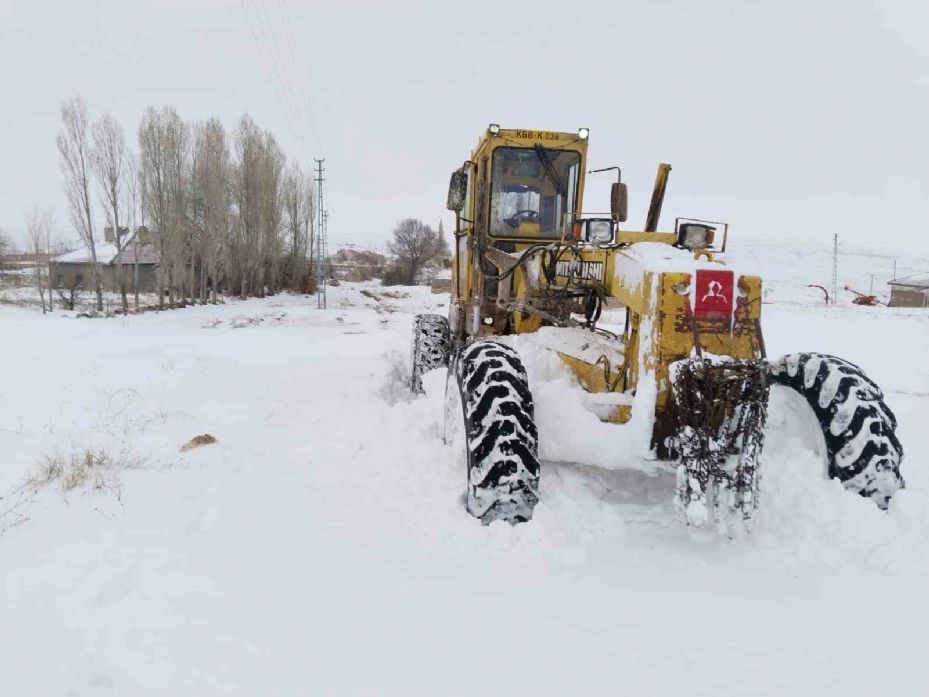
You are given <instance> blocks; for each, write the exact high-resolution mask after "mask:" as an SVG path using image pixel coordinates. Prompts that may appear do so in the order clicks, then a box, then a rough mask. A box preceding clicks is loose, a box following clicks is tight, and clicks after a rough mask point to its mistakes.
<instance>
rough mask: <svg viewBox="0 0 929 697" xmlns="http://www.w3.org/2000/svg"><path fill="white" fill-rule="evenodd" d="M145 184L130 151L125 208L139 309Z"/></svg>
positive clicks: (135, 292) (127, 165)
mask: <svg viewBox="0 0 929 697" xmlns="http://www.w3.org/2000/svg"><path fill="white" fill-rule="evenodd" d="M144 192H145V184H144V182H143V181H142V168H141V166H140V164H139V160H138V158H136V156H135V155H133V154H132V153H131V152H130V153H129V154H128V155H127V157H126V187H125V193H126V206H125V207H126V210H127V213H128V222H129V228H130V234H131V245H132V255H133V263H132V292H133V295H134V296H135V297H134V298H133V302H134V304H135V309H136V310H138V309H139V255H140V254H141V251H142V250H141V244H142V239H141V228H144V227H145V196H144Z"/></svg>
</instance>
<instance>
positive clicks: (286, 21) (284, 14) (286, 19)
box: [278, 0, 326, 157]
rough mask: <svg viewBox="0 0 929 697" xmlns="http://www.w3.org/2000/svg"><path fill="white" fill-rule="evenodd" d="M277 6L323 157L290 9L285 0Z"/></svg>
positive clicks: (315, 137)
mask: <svg viewBox="0 0 929 697" xmlns="http://www.w3.org/2000/svg"><path fill="white" fill-rule="evenodd" d="M278 3H279V7H280V8H281V18H282V19H283V26H284V35H285V37H286V38H287V44H288V47H289V49H290V55H291V57H293V58H294V60H295V65H296V70H297V77H298V78H299V80H300V87H301V88H302V89H301V90H300V91H301V94H302V96H303V103H304V107H305V108H306V116H307V119H308V120H309V122H310V128H311V129H312V134H313V138H314V139H315V141H316V147H317V149H318V151H319V155H320V157H325V156H326V153H325V152H324V151H323V146H322V139H321V138H320V137H319V128H318V124H317V123H316V118H315V117H314V115H313V100H312V99H311V98H310V94H311V92H310V87H309V84H308V83H307V77H306V75H307V70H306V66H305V65H304V63H303V58H302V57H301V55H300V52H299V51H298V50H297V46H296V42H295V41H294V37H293V32H292V31H291V30H290V28H291V26H292V24H293V23H292V22H291V21H290V11H289V10H288V7H287V0H278Z"/></svg>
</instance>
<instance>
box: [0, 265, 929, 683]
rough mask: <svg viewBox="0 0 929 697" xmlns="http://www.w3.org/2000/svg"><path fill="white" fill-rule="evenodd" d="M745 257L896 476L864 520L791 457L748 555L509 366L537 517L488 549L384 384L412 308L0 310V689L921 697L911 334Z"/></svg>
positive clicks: (489, 538)
mask: <svg viewBox="0 0 929 697" xmlns="http://www.w3.org/2000/svg"><path fill="white" fill-rule="evenodd" d="M772 249H773V248H772ZM740 259H742V260H744V259H748V260H750V261H754V262H756V263H758V264H760V265H761V266H762V267H763V268H762V270H763V271H765V273H766V275H768V272H770V276H771V282H770V283H769V288H770V291H771V292H770V294H769V296H768V298H769V300H770V301H771V303H770V304H766V305H765V306H764V311H763V325H764V331H765V337H766V341H767V347H768V351H769V353H770V354H771V355H772V356H775V355H779V354H783V353H787V352H792V351H799V350H817V351H822V352H827V353H834V354H837V355H840V356H843V357H845V358H847V359H849V360H851V361H853V362H856V363H858V364H859V365H861V366H862V367H863V368H864V369H865V370H866V372H867V373H868V374H869V375H870V376H872V377H873V378H874V379H875V380H877V381H878V382H879V383H880V384H881V385H882V386H883V387H884V389H885V392H886V394H887V401H888V403H889V405H890V406H891V408H892V409H894V410H895V412H896V414H897V416H898V419H899V422H900V426H899V435H900V439H901V441H902V442H903V445H904V448H905V450H906V460H905V461H904V463H903V467H902V471H903V474H904V476H905V478H906V480H907V485H908V488H907V489H906V490H905V491H903V492H901V493H900V494H899V495H898V496H897V497H896V498H895V499H894V502H893V504H892V506H891V509H890V511H889V512H888V513H882V512H880V511H879V510H877V508H876V507H875V506H874V505H873V504H872V503H870V502H869V501H866V500H864V499H861V498H859V497H856V496H853V495H850V494H848V493H846V492H844V491H843V490H842V488H841V486H840V485H838V484H837V483H835V482H829V481H823V480H822V479H820V478H819V474H820V470H821V466H820V464H819V463H818V462H817V461H816V460H815V458H814V457H813V456H812V455H811V454H810V453H808V452H807V451H805V450H804V449H803V448H801V447H800V446H799V445H798V444H796V443H794V444H792V445H791V444H790V443H789V442H788V444H787V446H786V447H784V448H782V449H780V451H779V452H778V453H777V455H776V456H775V455H773V454H769V456H768V457H767V458H766V459H765V462H764V479H763V484H762V496H763V500H762V506H763V508H762V511H761V512H760V514H759V520H758V521H757V525H756V527H755V530H754V531H753V533H752V534H751V535H748V536H742V537H738V538H737V539H735V540H729V539H726V538H723V537H721V536H719V535H718V534H716V533H715V532H713V531H711V530H693V529H689V528H685V527H682V526H681V525H680V524H679V523H678V522H677V519H676V516H675V513H674V510H673V506H672V502H671V497H672V494H673V477H671V476H669V475H666V474H661V473H657V474H655V473H652V474H649V473H646V472H644V471H642V470H641V469H631V470H627V469H609V468H608V467H609V466H610V464H611V462H610V460H611V452H610V447H611V443H610V440H609V439H610V437H611V434H613V433H615V431H614V430H611V429H616V428H622V427H613V426H608V425H604V424H600V422H599V421H597V420H596V418H595V417H594V416H593V415H592V414H590V413H588V412H586V411H584V410H583V408H582V407H581V406H580V402H581V400H582V395H581V392H580V390H579V388H577V387H576V386H575V385H573V384H572V382H571V381H570V379H569V378H568V376H567V373H566V372H565V371H564V370H563V369H562V368H560V367H559V366H558V364H557V362H553V361H551V360H549V359H548V358H547V357H545V356H544V355H535V354H533V355H529V356H526V363H527V367H528V369H529V377H530V383H531V386H532V388H533V391H534V394H535V397H536V401H537V404H536V408H537V419H538V421H539V424H540V441H541V455H542V459H543V470H542V490H541V496H542V501H541V503H540V504H539V505H538V507H537V509H536V514H535V518H534V519H533V521H532V522H531V523H529V524H526V525H521V526H517V527H510V526H508V525H506V524H503V523H496V524H494V525H491V526H489V527H482V526H481V525H480V524H479V523H478V522H477V521H476V520H475V519H473V518H471V517H469V516H468V515H467V514H466V513H465V512H464V510H463V506H462V501H461V497H462V493H463V487H464V472H463V471H461V469H460V468H459V467H458V465H457V463H456V460H457V458H456V456H455V454H454V453H452V452H450V449H449V448H446V447H445V446H444V445H443V443H442V439H441V434H442V394H441V388H440V385H441V375H438V374H432V375H431V376H427V377H428V378H429V379H427V380H426V386H427V389H429V390H430V391H429V392H428V394H427V395H426V396H424V397H420V398H418V399H411V398H409V397H408V396H407V394H406V392H405V390H404V389H403V386H402V379H403V373H404V372H405V370H406V369H407V366H406V359H407V352H408V349H409V341H410V328H411V324H412V318H413V315H414V314H415V313H417V312H424V311H425V312H428V311H436V312H440V313H444V312H445V308H446V302H447V296H445V295H432V294H431V293H429V291H428V289H427V288H406V289H385V288H380V287H379V286H377V285H376V284H343V285H342V286H341V287H339V288H330V289H329V309H328V310H318V309H317V304H316V299H315V297H313V298H305V297H299V296H278V297H274V298H268V299H264V300H250V301H247V302H230V303H228V304H225V305H221V306H215V307H200V308H187V309H184V310H176V311H170V312H164V313H150V314H145V315H141V316H134V317H120V318H111V319H75V318H73V317H70V316H65V315H62V314H60V313H56V314H55V315H53V316H49V317H43V316H42V315H41V314H38V313H36V312H35V311H33V310H28V309H23V308H18V307H9V306H7V307H4V306H0V336H2V337H3V343H2V351H3V354H2V355H3V361H2V366H3V369H2V373H0V374H2V378H0V452H2V453H3V458H2V459H0V495H2V496H3V498H2V499H0V530H2V533H0V687H2V691H3V693H4V694H11V695H12V694H36V695H58V694H61V695H64V694H68V695H108V694H112V695H134V694H166V695H167V694H170V695H205V694H242V695H253V694H281V695H303V694H402V695H409V694H424V695H446V694H467V695H479V694H488V695H489V694H509V695H517V694H557V695H562V694H609V695H617V694H620V695H623V694H629V695H666V694H675V695H785V694H817V695H820V694H836V695H840V694H841V695H870V694H878V693H880V694H883V693H886V694H893V695H895V697H898V696H900V695H923V694H926V690H927V689H929V673H927V668H926V665H927V659H929V641H927V640H926V637H925V632H924V627H925V626H927V624H929V600H927V597H929V596H927V588H929V471H927V467H929V444H927V440H926V438H925V429H926V424H927V423H929V363H927V361H926V356H927V355H929V312H927V311H919V310H902V309H888V308H862V307H854V306H847V305H846V306H838V307H823V306H822V305H821V304H820V300H819V298H818V297H817V296H816V293H815V292H813V293H809V294H807V293H806V292H805V291H799V292H798V291H796V289H797V288H798V287H802V285H803V284H804V283H823V282H824V281H827V280H828V276H826V277H824V278H819V277H818V275H819V274H821V272H822V268H821V267H822V265H821V264H820V265H818V266H815V267H814V266H811V265H809V264H807V266H805V267H804V266H803V264H804V263H805V261H806V262H808V261H809V260H808V259H807V260H805V259H804V258H802V256H801V257H796V258H794V257H791V258H790V259H787V258H786V257H784V256H781V257H778V256H776V255H775V254H774V253H773V252H772V253H768V252H766V251H764V250H763V249H754V250H751V249H749V250H747V251H745V252H744V253H743V255H742V257H740ZM861 266H862V268H867V267H866V266H865V265H864V263H863V262H862V265H861ZM825 268H826V269H827V270H828V264H826V267H825ZM806 274H808V276H807V275H806ZM813 277H815V278H813ZM825 284H826V285H828V284H827V283H825ZM521 348H525V350H527V351H530V352H531V348H530V343H529V342H524V345H523V346H521ZM430 388H431V389H430ZM555 428H561V429H564V430H565V431H567V433H566V434H565V435H564V436H563V437H562V436H558V437H556V436H555V434H554V433H553V429H555ZM204 433H209V434H211V435H213V436H214V437H215V438H216V439H217V441H218V442H217V443H215V444H213V445H206V446H204V447H200V448H197V449H193V450H190V451H187V452H181V450H180V448H181V446H182V445H183V444H184V443H186V442H187V441H188V440H190V439H191V438H192V437H194V436H196V435H198V434H204ZM88 452H89V453H90V460H91V467H90V468H89V469H88V468H84V467H83V466H82V465H83V463H84V462H85V458H86V455H87V453H88ZM572 452H573V453H577V458H575V459H577V460H580V461H585V462H589V461H590V460H591V459H593V460H597V459H598V458H599V460H600V462H599V464H600V465H602V466H600V467H592V466H585V465H580V464H576V463H572V462H569V461H567V460H570V459H572V458H570V457H569V456H568V455H567V454H569V453H572ZM617 455H618V456H621V455H622V453H617ZM618 459H622V458H621V457H619V458H618ZM73 460H74V461H75V463H76V464H72V461H73ZM556 460H557V461H556ZM57 466H60V467H61V468H62V472H61V473H60V474H58V476H57V477H56V478H55V479H54V481H52V482H51V483H49V484H45V485H43V484H42V483H41V480H42V478H43V477H45V478H48V476H49V475H54V474H56V471H55V467H57ZM84 474H86V475H87V478H86V479H85V480H84V481H81V478H82V476H83V475H84ZM69 477H70V479H69ZM29 478H33V483H32V484H31V485H30V486H25V487H24V486H23V482H24V481H26V480H27V479H29ZM70 487H73V488H70ZM69 488H70V490H66V489H69Z"/></svg>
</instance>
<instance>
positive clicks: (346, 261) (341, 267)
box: [329, 249, 387, 282]
mask: <svg viewBox="0 0 929 697" xmlns="http://www.w3.org/2000/svg"><path fill="white" fill-rule="evenodd" d="M386 263H387V258H386V257H385V256H384V255H383V254H378V253H377V252H369V251H364V250H357V249H340V250H339V251H338V252H336V253H335V254H333V255H331V256H330V257H329V272H330V274H331V276H332V278H337V279H339V280H340V281H355V282H358V281H369V280H371V279H372V278H378V277H379V276H380V275H381V274H382V273H383V272H384V266H385V264H386Z"/></svg>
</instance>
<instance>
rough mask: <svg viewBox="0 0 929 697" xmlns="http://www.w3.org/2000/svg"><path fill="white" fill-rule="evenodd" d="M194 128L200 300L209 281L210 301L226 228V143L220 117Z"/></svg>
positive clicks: (193, 193) (193, 184) (193, 195)
mask: <svg viewBox="0 0 929 697" xmlns="http://www.w3.org/2000/svg"><path fill="white" fill-rule="evenodd" d="M195 130H196V133H195V136H194V153H193V173H192V176H191V200H192V208H193V216H192V217H193V222H194V227H195V229H196V230H197V238H198V239H197V241H198V244H197V250H196V251H197V257H198V266H199V270H200V284H199V285H200V287H199V297H200V300H201V302H205V301H206V300H207V282H208V281H209V283H210V285H211V288H210V296H211V300H212V302H216V297H217V285H218V281H219V276H220V274H221V270H222V261H223V248H224V242H225V239H226V237H227V234H228V231H229V217H230V216H229V186H228V177H229V146H228V144H227V142H226V131H225V129H224V128H223V125H222V123H220V121H219V119H215V118H213V119H209V120H208V121H206V122H205V123H203V124H200V125H199V126H197V128H196V129H195Z"/></svg>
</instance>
